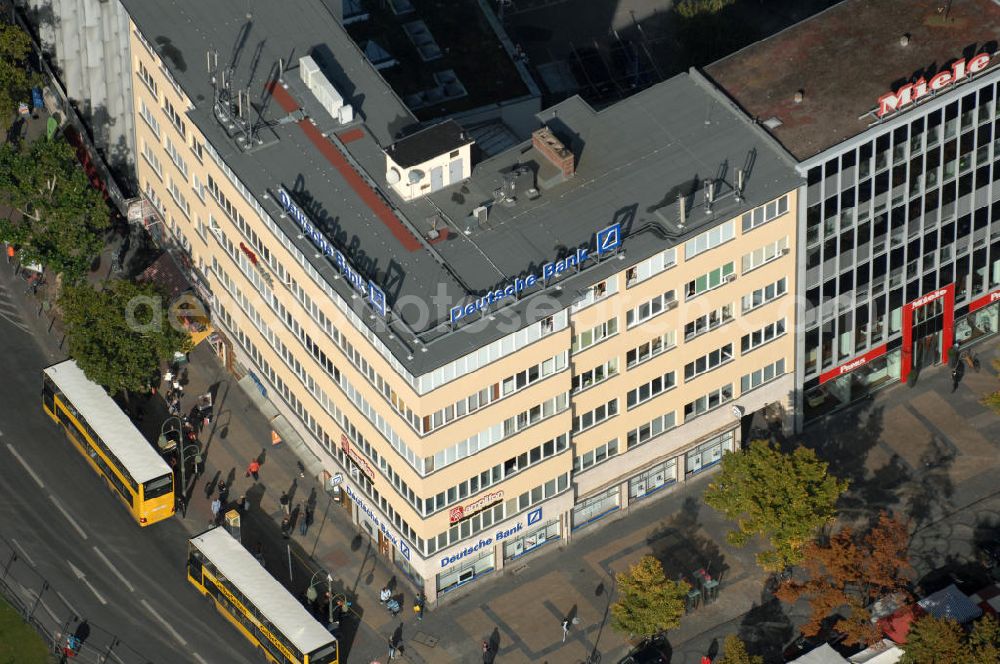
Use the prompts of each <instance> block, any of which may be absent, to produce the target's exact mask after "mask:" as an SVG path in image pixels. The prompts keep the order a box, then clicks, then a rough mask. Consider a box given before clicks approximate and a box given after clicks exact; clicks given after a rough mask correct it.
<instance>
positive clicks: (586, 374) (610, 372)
mask: <svg viewBox="0 0 1000 664" xmlns="http://www.w3.org/2000/svg"><path fill="white" fill-rule="evenodd" d="M617 375H618V358H617V357H614V358H611V359H610V360H608V361H607V362H605V363H604V364H600V365H598V366H596V367H594V368H593V369H588V370H587V371H583V372H580V373H579V374H577V375H576V376H573V391H574V392H580V391H582V390H585V389H587V388H588V387H593V386H594V385H597V384H598V383H603V382H604V381H606V380H607V379H608V378H611V377H612V376H617Z"/></svg>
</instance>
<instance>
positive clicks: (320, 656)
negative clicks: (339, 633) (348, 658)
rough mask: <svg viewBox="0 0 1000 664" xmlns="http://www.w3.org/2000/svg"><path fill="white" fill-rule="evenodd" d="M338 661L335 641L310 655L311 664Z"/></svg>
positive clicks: (326, 663)
mask: <svg viewBox="0 0 1000 664" xmlns="http://www.w3.org/2000/svg"><path fill="white" fill-rule="evenodd" d="M336 661H337V642H336V641H334V642H333V643H331V644H330V645H328V646H326V647H324V648H320V649H319V650H317V651H316V652H314V653H313V654H311V655H309V663H310V664H331V663H334V662H336Z"/></svg>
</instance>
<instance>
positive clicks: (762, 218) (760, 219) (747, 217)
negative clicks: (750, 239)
mask: <svg viewBox="0 0 1000 664" xmlns="http://www.w3.org/2000/svg"><path fill="white" fill-rule="evenodd" d="M786 212H788V195H787V194H786V195H785V196H782V197H781V198H779V199H778V200H775V201H771V202H770V203H768V204H767V205H761V206H760V207H759V208H755V209H753V210H751V211H750V212H746V213H744V215H743V232H744V233H747V232H749V231H751V230H753V229H754V228H757V227H758V226H761V225H763V224H766V223H767V222H769V221H771V220H772V219H776V218H778V217H780V216H781V215H783V214H785V213H786Z"/></svg>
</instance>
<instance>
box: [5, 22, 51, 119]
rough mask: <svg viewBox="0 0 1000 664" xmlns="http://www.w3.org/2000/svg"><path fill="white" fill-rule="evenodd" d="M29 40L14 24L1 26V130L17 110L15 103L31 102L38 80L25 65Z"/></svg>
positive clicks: (28, 53) (29, 49) (36, 75)
mask: <svg viewBox="0 0 1000 664" xmlns="http://www.w3.org/2000/svg"><path fill="white" fill-rule="evenodd" d="M30 54H31V37H29V36H28V33H27V32H25V31H24V30H22V29H21V28H20V26H17V25H9V24H5V23H4V24H0V117H2V123H3V127H4V128H5V129H6V128H7V127H8V126H9V124H10V118H11V116H13V115H14V113H15V112H16V111H17V104H18V102H21V101H25V102H26V101H30V100H31V88H32V86H35V85H38V84H40V82H41V77H40V76H39V75H38V74H36V73H33V72H32V71H31V69H30V67H29V66H28V57H29V55H30Z"/></svg>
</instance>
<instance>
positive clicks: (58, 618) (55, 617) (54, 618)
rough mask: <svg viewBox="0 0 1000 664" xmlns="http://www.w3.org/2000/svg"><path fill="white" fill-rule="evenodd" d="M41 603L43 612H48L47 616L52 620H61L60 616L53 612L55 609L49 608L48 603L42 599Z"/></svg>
mask: <svg viewBox="0 0 1000 664" xmlns="http://www.w3.org/2000/svg"><path fill="white" fill-rule="evenodd" d="M41 604H42V608H43V609H45V613H47V614H49V617H50V618H52V621H53V622H56V623H58V622H61V621H62V618H60V617H59V616H57V615H56V613H55V611H53V610H52V609H50V608H49V605H48V604H46V603H45V600H44V599H43V600H42V602H41Z"/></svg>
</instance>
